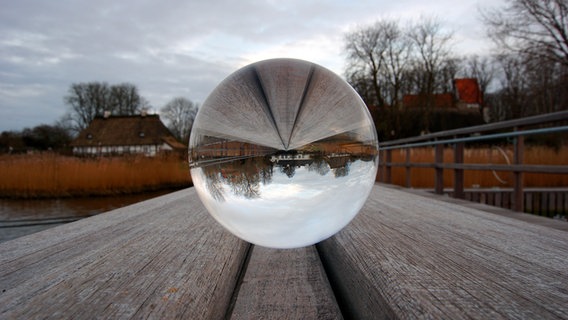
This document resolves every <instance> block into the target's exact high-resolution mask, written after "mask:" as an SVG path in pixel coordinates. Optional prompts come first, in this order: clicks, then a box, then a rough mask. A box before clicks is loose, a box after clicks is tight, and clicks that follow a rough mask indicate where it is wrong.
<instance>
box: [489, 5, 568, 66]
mask: <svg viewBox="0 0 568 320" xmlns="http://www.w3.org/2000/svg"><path fill="white" fill-rule="evenodd" d="M507 3H508V5H507V7H506V8H501V9H497V10H486V11H482V19H483V21H484V22H485V23H486V24H487V25H488V34H489V36H490V37H491V38H492V39H493V40H494V41H495V42H496V43H497V44H498V45H499V46H500V47H501V48H502V49H504V50H506V51H512V52H515V53H518V54H519V53H520V54H522V55H528V56H530V57H532V58H539V59H540V58H546V59H549V60H551V61H554V62H558V63H561V64H563V65H564V66H568V3H567V2H566V0H508V1H507Z"/></svg>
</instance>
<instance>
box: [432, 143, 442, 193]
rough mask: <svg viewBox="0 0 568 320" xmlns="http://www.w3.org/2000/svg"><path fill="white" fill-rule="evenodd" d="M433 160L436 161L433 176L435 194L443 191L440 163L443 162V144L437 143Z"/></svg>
mask: <svg viewBox="0 0 568 320" xmlns="http://www.w3.org/2000/svg"><path fill="white" fill-rule="evenodd" d="M435 150H436V151H435V156H434V161H435V162H436V169H435V171H436V173H435V176H434V187H435V190H434V192H436V193H437V194H443V193H444V168H442V167H441V165H442V164H443V163H444V145H443V144H437V145H436V149H435Z"/></svg>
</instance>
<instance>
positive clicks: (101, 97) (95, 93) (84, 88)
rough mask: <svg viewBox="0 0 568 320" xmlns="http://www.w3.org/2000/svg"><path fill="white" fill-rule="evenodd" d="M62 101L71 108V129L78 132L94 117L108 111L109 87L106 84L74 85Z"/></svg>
mask: <svg viewBox="0 0 568 320" xmlns="http://www.w3.org/2000/svg"><path fill="white" fill-rule="evenodd" d="M64 101H65V103H66V104H67V105H69V106H70V107H71V110H70V119H71V120H72V123H73V124H72V127H73V129H74V131H76V132H79V131H81V130H83V129H85V128H86V127H87V126H88V125H89V123H91V121H93V119H94V118H95V117H96V116H98V115H102V114H103V113H104V111H105V110H110V104H109V86H108V84H107V83H106V82H89V83H74V84H72V85H71V87H70V88H69V92H68V95H67V96H65V98H64Z"/></svg>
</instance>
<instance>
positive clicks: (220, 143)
mask: <svg viewBox="0 0 568 320" xmlns="http://www.w3.org/2000/svg"><path fill="white" fill-rule="evenodd" d="M202 142H204V143H202V144H201V145H200V147H198V148H194V149H192V150H191V152H193V153H194V154H192V157H190V158H191V159H197V160H194V161H192V163H190V166H191V168H192V170H191V171H192V175H200V176H201V177H203V178H204V179H205V181H206V185H207V189H208V191H209V192H210V194H211V195H212V197H213V198H214V199H215V200H217V201H225V197H226V196H227V193H228V192H230V193H231V194H232V195H234V196H238V197H242V198H246V199H261V198H262V197H263V194H262V193H263V192H262V190H264V189H266V186H268V185H270V184H273V183H274V182H275V180H277V181H278V182H277V183H279V184H286V183H292V182H293V181H294V180H297V179H295V177H296V176H297V175H303V177H301V178H298V179H310V177H311V178H317V176H321V177H326V176H330V177H333V178H343V177H347V176H349V174H350V167H351V165H352V164H353V163H355V162H357V161H361V162H368V163H369V164H370V165H371V166H373V165H374V163H375V160H376V157H377V154H376V149H375V148H374V147H373V145H372V144H371V143H369V144H366V143H365V142H354V141H353V139H352V137H349V136H348V135H347V134H343V135H339V136H335V137H333V138H329V139H326V140H322V141H318V142H314V143H311V144H308V145H306V146H304V147H302V148H300V149H297V150H291V151H284V150H275V149H273V148H269V147H264V146H259V145H254V144H251V143H247V142H242V141H231V140H228V139H220V138H213V137H207V136H206V137H203V140H202ZM277 177H278V179H275V178H277ZM283 177H286V179H283Z"/></svg>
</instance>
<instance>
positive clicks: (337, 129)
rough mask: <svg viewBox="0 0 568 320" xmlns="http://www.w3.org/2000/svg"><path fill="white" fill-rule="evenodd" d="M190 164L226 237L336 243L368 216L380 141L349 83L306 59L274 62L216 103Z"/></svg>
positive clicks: (218, 91) (205, 111) (199, 120)
mask: <svg viewBox="0 0 568 320" xmlns="http://www.w3.org/2000/svg"><path fill="white" fill-rule="evenodd" d="M189 162H190V170H191V177H192V180H193V184H194V186H195V188H196V190H197V193H198V195H199V198H200V199H201V201H202V202H203V204H204V205H205V207H206V208H207V210H208V211H209V213H210V214H211V215H212V216H213V217H214V218H215V219H216V220H217V221H218V222H219V223H220V224H221V225H223V226H224V227H225V228H226V229H227V230H229V231H230V232H232V233H233V234H234V235H236V236H238V237H239V238H241V239H243V240H246V241H248V242H251V243H253V244H256V245H260V246H265V247H272V248H296V247H302V246H307V245H312V244H315V243H317V242H319V241H322V240H324V239H326V238H328V237H330V236H332V235H333V234H335V233H336V232H338V231H339V230H341V229H342V228H343V227H344V226H346V225H347V224H348V223H349V222H350V221H351V220H352V219H353V218H354V217H355V215H356V214H357V212H359V210H360V209H361V207H362V206H363V204H364V203H365V200H366V199H367V197H368V195H369V193H370V191H371V188H372V186H373V184H374V181H375V176H376V172H377V163H378V142H377V135H376V131H375V127H374V125H373V121H372V119H371V116H370V114H369V112H368V110H367V108H366V106H365V104H364V103H363V101H362V100H361V98H360V97H359V95H358V94H357V93H356V92H355V91H354V90H353V89H352V88H351V87H350V86H349V85H348V84H347V83H346V82H345V81H343V80H342V79H341V78H339V77H338V76H337V75H336V74H334V73H333V72H331V71H329V70H327V69H325V68H323V67H321V66H318V65H316V64H313V63H310V62H307V61H302V60H295V59H272V60H265V61H260V62H257V63H254V64H251V65H249V66H246V67H244V68H242V69H239V70H238V71H236V72H235V73H233V74H231V75H230V76H229V77H227V78H226V79H225V80H223V82H221V83H220V84H219V85H218V86H217V88H215V90H214V91H213V92H212V93H211V94H210V95H209V97H208V98H207V100H206V101H205V102H204V103H203V105H202V106H201V108H200V109H199V112H198V114H197V117H196V119H195V122H194V125H193V129H192V131H191V138H190V141H189Z"/></svg>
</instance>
